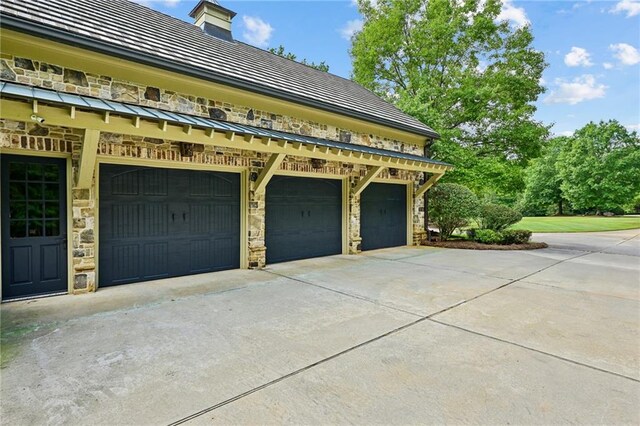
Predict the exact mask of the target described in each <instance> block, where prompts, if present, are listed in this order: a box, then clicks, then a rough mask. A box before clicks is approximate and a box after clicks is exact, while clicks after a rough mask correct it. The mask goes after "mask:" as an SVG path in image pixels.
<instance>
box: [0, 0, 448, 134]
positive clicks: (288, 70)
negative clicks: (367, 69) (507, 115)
mask: <svg viewBox="0 0 640 426" xmlns="http://www.w3.org/2000/svg"><path fill="white" fill-rule="evenodd" d="M0 18H1V19H2V26H3V27H4V28H8V29H13V30H17V31H21V32H26V33H29V34H33V35H36V36H39V37H43V38H48V39H51V40H55V41H60V42H63V43H67V44H71V45H74V46H79V47H82V48H85V49H89V50H93V51H97V52H100V53H105V54H108V55H111V56H115V57H121V58H124V59H126V60H130V61H134V62H138V63H145V64H148V65H151V66H154V67H159V68H164V69H167V70H171V71H174V72H179V73H181V74H185V75H191V76H194V77H197V78H201V79H206V80H209V81H214V82H217V83H221V84H225V85H229V86H233V87H237V88H241V89H245V90H249V91H253V92H255V93H261V94H265V95H267V96H271V97H275V98H279V99H284V100H288V101H292V102H296V103H300V104H303V105H308V106H312V107H314V108H318V109H323V110H326V111H331V112H335V113H338V114H342V115H346V116H350V117H354V118H358V119H362V120H365V121H369V122H373V123H377V124H381V125H384V126H387V127H391V128H395V129H399V130H404V131H407V132H410V133H414V134H419V135H423V136H427V137H430V138H437V137H439V136H438V134H437V133H436V132H435V131H434V130H433V129H431V128H429V127H428V126H426V125H425V124H423V123H421V122H420V121H418V120H417V119H415V118H413V117H411V116H409V115H407V114H405V113H403V112H402V111H400V110H399V109H397V108H396V107H395V106H393V105H392V104H390V103H388V102H386V101H384V100H383V99H381V98H380V97H378V96H377V95H375V94H374V93H372V92H371V91H369V90H367V89H365V88H364V87H362V86H360V85H359V84H357V83H355V82H354V81H351V80H348V79H345V78H342V77H339V76H336V75H333V74H331V73H327V72H323V71H319V70H316V69H314V68H311V67H309V66H306V65H303V64H300V63H298V62H295V61H291V60H288V59H285V58H282V57H280V56H278V55H275V54H272V53H270V52H267V51H265V50H262V49H258V48H256V47H254V46H251V45H248V44H245V43H241V42H238V41H232V42H229V41H225V40H221V39H218V38H216V37H212V36H210V35H207V34H206V33H204V32H203V31H202V30H201V29H200V28H198V27H197V26H195V25H193V24H191V23H188V22H185V21H182V20H179V19H176V18H173V17H171V16H168V15H165V14H163V13H160V12H157V11H155V10H152V9H150V8H148V7H146V6H143V5H140V4H137V3H134V2H131V1H128V0H80V1H79V0H46V1H43V0H2V1H1V2H0Z"/></svg>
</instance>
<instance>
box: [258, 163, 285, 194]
mask: <svg viewBox="0 0 640 426" xmlns="http://www.w3.org/2000/svg"><path fill="white" fill-rule="evenodd" d="M286 156H287V154H271V157H270V158H269V160H268V161H267V164H265V166H264V168H263V169H262V172H261V173H260V176H258V179H257V180H256V184H255V187H254V188H255V192H256V193H262V192H264V191H265V190H266V189H267V184H268V183H269V180H271V177H272V176H273V174H274V173H275V172H276V170H278V167H280V164H282V161H283V160H284V157H286Z"/></svg>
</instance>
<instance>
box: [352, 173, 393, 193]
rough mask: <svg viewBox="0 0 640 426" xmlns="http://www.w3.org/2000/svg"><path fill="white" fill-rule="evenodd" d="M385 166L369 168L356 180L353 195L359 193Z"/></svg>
mask: <svg viewBox="0 0 640 426" xmlns="http://www.w3.org/2000/svg"><path fill="white" fill-rule="evenodd" d="M384 169H385V168H384V167H383V166H375V167H371V168H370V169H369V172H368V173H367V174H366V175H365V176H364V177H363V178H362V179H360V181H358V184H357V185H356V187H355V188H353V195H360V193H361V192H362V191H364V189H365V188H366V187H367V186H369V184H370V183H371V182H372V181H373V180H374V179H375V178H376V177H377V176H378V175H379V174H380V172H382V171H383V170H384Z"/></svg>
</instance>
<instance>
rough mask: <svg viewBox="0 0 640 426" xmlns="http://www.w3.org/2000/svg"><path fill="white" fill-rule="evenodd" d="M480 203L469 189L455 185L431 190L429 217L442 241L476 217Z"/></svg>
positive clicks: (443, 184) (444, 185)
mask: <svg viewBox="0 0 640 426" xmlns="http://www.w3.org/2000/svg"><path fill="white" fill-rule="evenodd" d="M479 207H480V201H478V197H476V195H475V194H474V193H473V192H471V190H470V189H469V188H467V187H466V186H463V185H458V184H456V183H441V184H439V185H437V186H435V187H433V188H432V189H431V199H430V202H429V216H430V217H431V220H433V223H434V224H435V225H436V226H437V227H438V229H439V230H440V240H442V241H444V240H447V239H448V238H449V237H451V234H453V232H454V231H455V230H456V229H458V228H462V227H463V226H467V225H468V223H469V220H470V219H471V218H473V217H476V216H477V215H478V209H479Z"/></svg>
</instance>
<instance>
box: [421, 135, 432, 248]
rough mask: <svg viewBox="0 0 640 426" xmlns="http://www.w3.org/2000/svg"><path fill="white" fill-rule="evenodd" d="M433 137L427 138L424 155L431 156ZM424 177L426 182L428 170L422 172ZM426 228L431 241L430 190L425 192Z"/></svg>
mask: <svg viewBox="0 0 640 426" xmlns="http://www.w3.org/2000/svg"><path fill="white" fill-rule="evenodd" d="M432 142H433V140H432V139H427V142H426V143H425V144H424V156H425V157H427V158H431V143H432ZM422 178H423V179H424V181H425V182H426V181H427V180H428V179H429V177H428V176H427V172H424V173H422ZM423 197H424V230H425V231H426V232H427V242H429V241H431V232H430V231H429V191H427V192H425V193H424V196H423Z"/></svg>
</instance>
